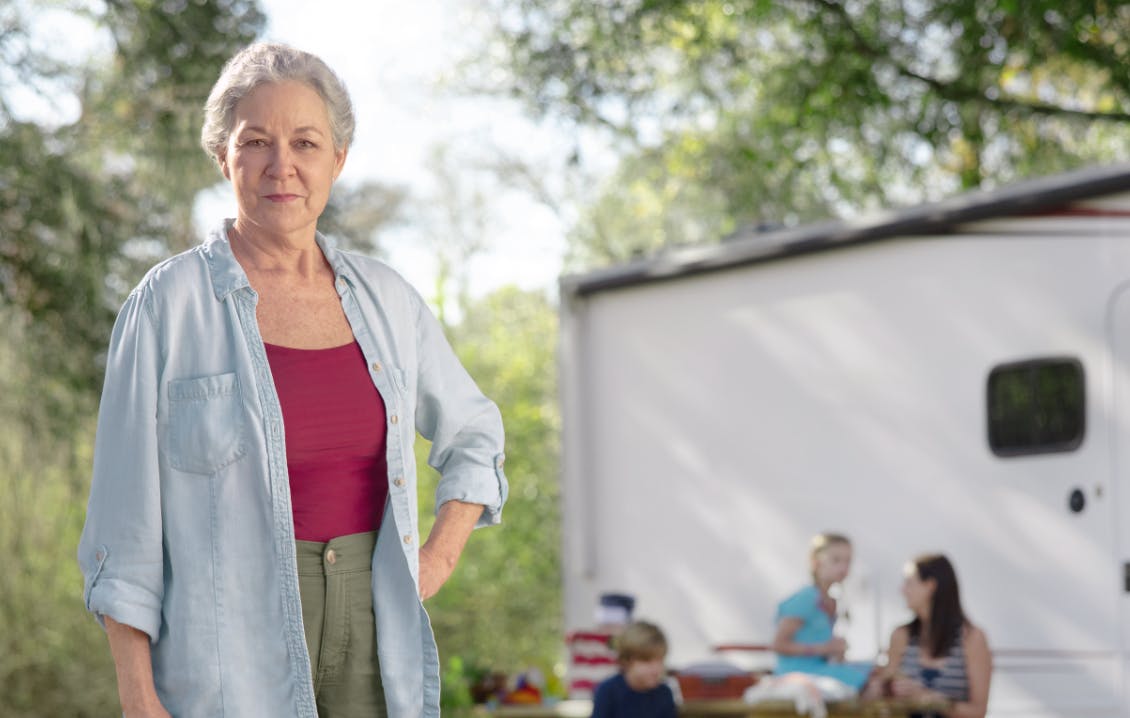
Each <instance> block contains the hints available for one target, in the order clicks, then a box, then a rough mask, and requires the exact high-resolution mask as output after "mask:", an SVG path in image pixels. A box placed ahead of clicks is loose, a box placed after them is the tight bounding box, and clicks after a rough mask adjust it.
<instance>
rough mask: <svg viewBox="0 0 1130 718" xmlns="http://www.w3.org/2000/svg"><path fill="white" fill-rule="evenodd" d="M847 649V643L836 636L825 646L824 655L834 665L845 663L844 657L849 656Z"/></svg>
mask: <svg viewBox="0 0 1130 718" xmlns="http://www.w3.org/2000/svg"><path fill="white" fill-rule="evenodd" d="M847 648H848V644H847V641H846V640H844V639H843V638H840V637H839V636H836V637H835V638H833V639H832V640H830V641H828V642H827V643H825V644H824V655H825V656H827V657H828V660H829V661H830V662H832V663H843V661H844V656H845V655H847Z"/></svg>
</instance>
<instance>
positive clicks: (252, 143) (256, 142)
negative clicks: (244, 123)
mask: <svg viewBox="0 0 1130 718" xmlns="http://www.w3.org/2000/svg"><path fill="white" fill-rule="evenodd" d="M243 146H244V147H266V146H267V141H266V140H262V139H258V138H256V139H251V140H244V142H243Z"/></svg>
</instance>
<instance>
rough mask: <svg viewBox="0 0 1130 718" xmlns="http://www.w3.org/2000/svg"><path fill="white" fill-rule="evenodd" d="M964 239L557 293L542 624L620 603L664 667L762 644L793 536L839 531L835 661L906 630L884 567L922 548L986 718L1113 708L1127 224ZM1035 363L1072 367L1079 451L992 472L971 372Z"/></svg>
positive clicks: (1118, 689)
mask: <svg viewBox="0 0 1130 718" xmlns="http://www.w3.org/2000/svg"><path fill="white" fill-rule="evenodd" d="M1032 229H1036V230H1037V231H1036V232H1033V231H1032ZM973 231H975V232H976V233H970V234H967V235H965V236H946V237H938V238H915V239H907V240H889V241H882V242H876V243H871V244H863V245H859V246H856V247H850V248H844V249H836V250H833V251H825V252H818V253H814V254H810V255H804V256H798V257H789V258H784V259H780V260H775V261H769V262H764V263H759V264H753V265H749V266H745V267H739V268H734V269H730V270H725V271H719V272H712V273H709V274H701V275H695V276H690V277H687V278H682V279H674V280H668V281H663V282H659V283H651V284H643V285H639V286H634V287H627V288H622V289H612V290H607V291H597V292H594V293H591V294H574V295H571V296H566V297H564V298H563V321H562V331H563V335H562V347H561V351H562V384H563V387H562V389H563V413H564V419H565V423H564V432H563V449H564V457H563V459H564V476H563V486H562V493H563V501H564V504H563V511H564V522H563V529H564V534H565V552H564V571H565V579H564V580H565V587H564V588H565V607H566V624H567V626H568V627H569V628H580V627H585V626H588V625H591V622H592V615H593V607H594V606H595V605H596V602H597V597H598V596H599V594H600V593H601V592H605V591H621V592H628V593H632V594H635V595H636V596H637V598H638V606H637V615H638V616H639V617H646V618H650V619H653V620H656V621H658V622H659V623H660V624H661V625H662V626H663V627H664V628H665V629H666V631H667V632H668V636H669V638H670V640H671V644H672V652H671V656H670V663H671V664H672V665H674V666H678V665H680V664H686V663H689V662H693V661H697V660H702V659H705V658H709V657H711V651H710V647H711V646H712V645H714V644H718V643H725V642H768V641H769V640H770V639H771V637H772V630H773V612H774V607H775V605H776V603H777V602H778V601H779V600H780V599H782V598H783V597H784V596H785V595H787V594H788V593H789V592H791V591H792V590H795V589H796V588H798V587H799V586H801V585H802V584H803V583H804V582H805V581H806V580H807V574H806V571H807V562H806V556H805V553H806V545H807V541H808V539H809V537H810V536H811V535H812V534H813V533H814V532H817V531H820V530H825V529H831V530H839V531H843V532H846V533H848V534H849V535H850V536H851V537H852V538H853V539H854V541H855V545H856V562H855V568H854V572H853V576H852V578H851V580H850V581H849V585H848V586H847V587H846V588H847V596H846V603H847V604H848V607H849V608H850V612H851V619H850V623H849V627H848V639H849V641H850V643H851V646H852V651H851V656H850V657H852V658H859V659H867V658H871V657H874V656H875V655H876V653H877V652H878V651H879V650H880V649H881V648H883V647H885V645H886V641H887V637H888V636H889V633H890V631H891V630H892V629H893V628H894V627H895V626H896V625H898V624H900V623H902V622H904V621H905V620H907V618H908V615H907V613H906V611H905V609H904V607H903V605H902V600H901V597H900V595H899V585H900V582H901V578H902V576H901V571H902V566H903V564H904V562H905V561H906V560H907V559H908V558H909V557H912V556H913V555H915V554H918V553H921V552H924V551H944V552H945V553H946V554H948V555H949V556H950V557H951V559H953V561H954V562H955V565H956V567H957V570H958V575H959V579H960V581H961V585H962V591H963V599H964V603H965V605H966V608H967V611H968V612H969V614H970V616H971V617H972V619H973V620H974V621H975V622H977V623H978V624H980V625H982V626H983V627H984V628H985V629H986V631H987V633H988V635H989V638H990V641H991V644H992V647H993V649H994V651H995V652H996V662H997V672H996V674H995V676H994V685H993V700H992V707H993V708H992V711H991V713H992V715H1111V716H1113V715H1123V712H1124V708H1123V707H1124V705H1125V704H1124V703H1123V700H1124V699H1123V696H1122V692H1123V688H1122V683H1123V672H1124V670H1125V667H1124V665H1123V662H1122V661H1123V655H1124V653H1123V646H1122V640H1123V638H1122V636H1121V635H1120V632H1119V627H1120V626H1121V625H1123V624H1122V623H1121V619H1120V612H1121V611H1123V610H1124V609H1125V605H1124V604H1125V601H1126V599H1125V595H1126V594H1124V593H1123V587H1122V574H1121V571H1122V568H1121V566H1122V560H1123V556H1124V554H1125V553H1126V552H1125V551H1123V550H1121V549H1120V548H1119V546H1118V541H1117V537H1116V519H1115V516H1116V515H1119V516H1125V515H1127V514H1126V513H1125V508H1122V509H1120V508H1119V504H1118V500H1119V496H1118V495H1117V491H1116V490H1117V489H1118V488H1119V485H1123V486H1124V485H1125V483H1124V482H1115V481H1114V480H1113V479H1114V477H1113V474H1112V472H1113V469H1112V457H1113V456H1114V455H1115V454H1114V452H1115V448H1116V441H1115V439H1116V436H1115V434H1116V433H1117V432H1118V431H1119V430H1118V429H1117V428H1116V427H1115V418H1114V411H1115V407H1114V402H1113V399H1111V398H1110V397H1112V394H1113V391H1112V388H1111V385H1112V377H1113V376H1114V374H1113V371H1114V366H1113V363H1112V361H1111V350H1110V346H1111V343H1112V341H1113V340H1112V335H1111V334H1108V326H1107V324H1108V321H1109V320H1110V316H1109V311H1110V306H1111V301H1112V297H1113V296H1114V295H1115V293H1116V290H1117V288H1118V287H1119V285H1120V284H1121V283H1123V282H1124V281H1125V280H1126V279H1127V278H1130V242H1126V241H1125V240H1123V239H1122V237H1126V236H1127V224H1126V220H1124V219H1109V218H1082V217H1081V218H1059V219H1054V220H1052V219H1048V220H1040V221H1039V222H1037V221H1035V220H1014V221H998V222H990V223H983V224H982V225H980V226H979V227H976V228H973ZM1070 237H1074V238H1070ZM1109 330H1110V332H1121V331H1122V329H1121V328H1120V327H1114V326H1111V327H1110V328H1109ZM1126 331H1127V332H1128V333H1130V327H1127V328H1126ZM1036 357H1075V358H1077V359H1079V360H1080V361H1081V362H1082V364H1083V366H1084V371H1085V378H1086V384H1087V401H1088V404H1087V415H1086V423H1087V428H1086V435H1085V439H1084V441H1083V444H1082V446H1081V447H1080V448H1079V449H1078V450H1076V451H1074V452H1070V453H1061V454H1046V455H1040V456H1029V457H1020V458H1010V459H1002V458H999V457H997V456H994V455H993V453H992V452H991V451H990V449H989V447H988V443H987V439H986V415H985V414H986V409H985V406H986V394H985V392H986V388H985V387H986V381H987V377H988V375H989V372H990V370H991V369H992V368H993V367H994V366H996V365H998V364H1001V363H1005V362H1011V361H1018V360H1024V359H1030V358H1036ZM1127 438H1128V437H1127V436H1122V437H1120V438H1119V440H1120V441H1125V440H1126V439H1127ZM1116 484H1118V485H1116ZM1075 488H1081V489H1082V490H1083V491H1084V494H1085V496H1086V498H1087V504H1086V508H1085V509H1084V511H1082V512H1080V513H1072V512H1070V511H1069V510H1068V508H1067V497H1068V495H1069V494H1070V492H1071V491H1072V490H1073V489H1075ZM1124 493H1130V492H1126V491H1125V490H1124ZM1122 500H1123V501H1126V500H1127V499H1126V497H1125V496H1124V497H1122Z"/></svg>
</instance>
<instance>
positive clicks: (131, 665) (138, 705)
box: [103, 616, 168, 718]
mask: <svg viewBox="0 0 1130 718" xmlns="http://www.w3.org/2000/svg"><path fill="white" fill-rule="evenodd" d="M103 620H104V621H105V623H106V638H107V639H108V640H109V641H110V653H111V655H113V657H114V669H115V670H116V671H117V674H118V699H119V700H120V701H121V702H122V711H123V712H124V713H125V715H126V718H132V717H133V716H167V715H168V713H167V712H165V710H164V708H163V707H162V706H161V701H160V700H159V699H158V698H157V688H156V685H155V684H154V683H153V662H152V658H151V655H150V652H149V636H148V635H147V634H146V633H145V632H144V631H139V630H137V629H136V628H134V627H133V626H127V625H125V624H124V623H118V622H117V621H115V620H114V619H112V618H110V617H109V616H104V617H103Z"/></svg>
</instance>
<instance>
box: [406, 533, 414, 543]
mask: <svg viewBox="0 0 1130 718" xmlns="http://www.w3.org/2000/svg"><path fill="white" fill-rule="evenodd" d="M404 543H412V534H404Z"/></svg>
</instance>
